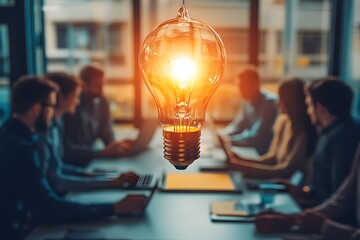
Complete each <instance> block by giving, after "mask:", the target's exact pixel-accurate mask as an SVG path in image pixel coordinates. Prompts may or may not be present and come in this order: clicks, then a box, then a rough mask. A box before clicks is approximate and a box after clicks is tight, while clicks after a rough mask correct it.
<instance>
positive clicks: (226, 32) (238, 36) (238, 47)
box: [216, 28, 249, 57]
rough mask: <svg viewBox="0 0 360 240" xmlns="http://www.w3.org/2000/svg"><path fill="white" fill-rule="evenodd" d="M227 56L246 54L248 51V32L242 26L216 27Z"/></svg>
mask: <svg viewBox="0 0 360 240" xmlns="http://www.w3.org/2000/svg"><path fill="white" fill-rule="evenodd" d="M216 32H217V33H218V34H219V36H220V37H221V39H222V41H223V43H224V45H225V48H226V52H227V54H228V56H229V57H230V56H232V55H233V56H235V55H236V56H239V55H246V54H247V53H248V49H249V47H248V45H249V44H248V32H247V30H246V29H242V28H220V29H219V28H217V29H216Z"/></svg>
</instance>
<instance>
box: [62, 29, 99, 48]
mask: <svg viewBox="0 0 360 240" xmlns="http://www.w3.org/2000/svg"><path fill="white" fill-rule="evenodd" d="M56 37H57V38H56V40H57V41H56V42H57V48H59V49H79V50H81V49H84V50H99V49H100V48H101V39H100V38H101V29H100V27H99V26H97V24H96V23H78V24H73V23H68V24H64V23H59V24H56Z"/></svg>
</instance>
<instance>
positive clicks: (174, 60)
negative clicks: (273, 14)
mask: <svg viewBox="0 0 360 240" xmlns="http://www.w3.org/2000/svg"><path fill="white" fill-rule="evenodd" d="M225 63H226V53H225V48H224V45H223V43H222V41H221V39H220V37H219V36H218V34H217V33H216V32H215V31H214V30H213V29H212V28H211V27H209V26H208V25H206V24H205V23H203V22H200V21H198V20H195V19H192V18H190V17H189V15H188V13H187V10H186V7H185V5H183V6H182V7H181V8H180V9H179V12H178V14H177V17H176V18H174V19H170V20H168V21H166V22H163V23H162V24H160V25H159V26H158V27H157V28H155V29H154V30H153V31H152V32H151V33H150V34H149V35H148V36H147V37H146V39H145V40H144V42H143V44H142V47H141V49H140V53H139V66H140V71H141V76H142V78H143V80H144V81H145V83H146V85H147V87H148V88H149V90H150V92H151V93H152V95H153V96H154V99H155V102H156V106H157V109H158V116H159V123H160V125H161V127H162V129H163V136H164V156H165V158H166V159H168V160H169V161H170V162H171V163H172V164H173V165H174V166H175V167H176V168H177V169H185V168H186V167H187V166H188V165H190V164H191V163H192V162H193V161H194V160H196V159H197V158H199V156H200V135H201V134H200V129H201V128H202V126H203V123H204V119H205V111H206V107H207V104H208V102H209V100H210V98H211V96H212V95H213V93H214V92H215V90H216V88H217V87H218V85H219V83H220V80H221V77H222V74H223V70H224V67H225Z"/></svg>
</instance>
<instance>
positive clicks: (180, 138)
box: [163, 128, 201, 170]
mask: <svg viewBox="0 0 360 240" xmlns="http://www.w3.org/2000/svg"><path fill="white" fill-rule="evenodd" d="M200 136H201V131H200V129H198V128H191V131H189V132H175V131H168V130H163V137H164V157H165V159H167V160H168V161H169V162H170V163H171V164H172V165H174V167H175V168H176V169H178V170H184V169H186V168H187V167H188V166H189V165H190V164H191V163H193V162H194V161H195V160H196V159H198V158H199V157H200Z"/></svg>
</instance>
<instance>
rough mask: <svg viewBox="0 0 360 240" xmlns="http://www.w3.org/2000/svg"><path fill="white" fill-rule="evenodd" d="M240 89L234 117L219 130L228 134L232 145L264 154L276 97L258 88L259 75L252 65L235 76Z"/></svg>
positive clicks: (270, 138)
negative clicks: (249, 148)
mask: <svg viewBox="0 0 360 240" xmlns="http://www.w3.org/2000/svg"><path fill="white" fill-rule="evenodd" d="M238 80H239V90H240V93H241V95H242V97H243V99H244V101H243V102H242V104H241V106H240V107H241V109H240V111H239V113H238V114H237V115H236V117H235V118H234V120H233V121H232V122H231V123H230V124H229V125H228V126H227V127H226V128H225V129H224V130H223V131H222V133H224V134H226V135H229V137H230V139H231V143H232V144H233V145H235V146H243V147H253V148H256V150H257V151H258V152H259V154H264V153H266V152H267V150H268V148H269V145H270V143H271V140H272V137H273V131H272V128H273V124H274V122H275V119H276V116H277V112H278V110H277V106H276V104H277V99H276V97H275V96H274V95H271V94H270V93H267V92H265V91H260V78H259V75H258V73H257V70H256V68H255V67H253V66H248V67H247V68H245V69H244V70H243V71H242V72H241V73H240V74H239V76H238Z"/></svg>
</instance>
